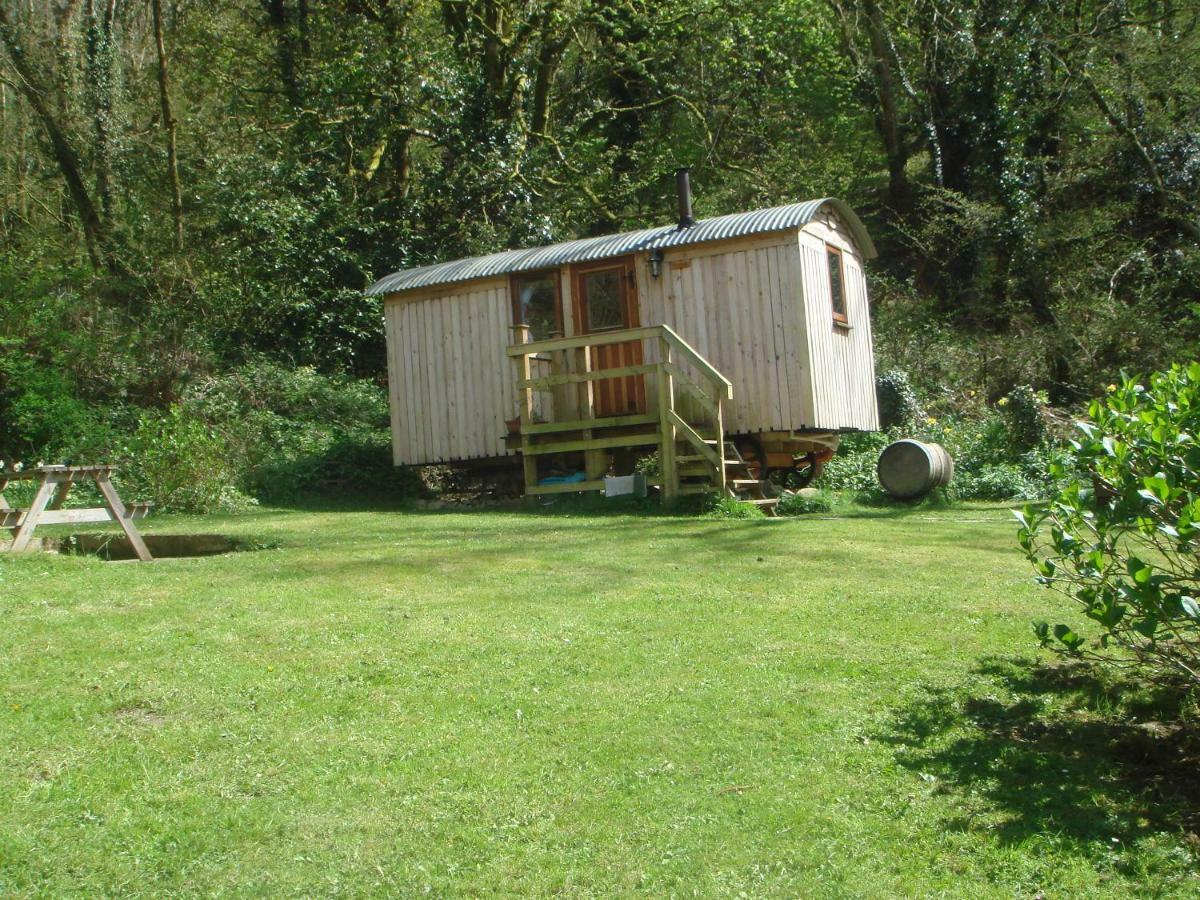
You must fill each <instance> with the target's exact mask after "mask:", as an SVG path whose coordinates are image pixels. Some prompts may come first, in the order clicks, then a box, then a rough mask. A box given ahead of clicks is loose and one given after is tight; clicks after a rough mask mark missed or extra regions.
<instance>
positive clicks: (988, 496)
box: [950, 463, 1043, 500]
mask: <svg viewBox="0 0 1200 900" xmlns="http://www.w3.org/2000/svg"><path fill="white" fill-rule="evenodd" d="M950 486H951V488H952V493H953V495H954V496H955V497H957V498H958V499H960V500H1036V499H1038V498H1039V497H1042V496H1043V493H1042V490H1041V487H1040V485H1038V484H1037V483H1036V482H1035V481H1033V480H1032V479H1030V478H1029V477H1028V476H1027V475H1026V474H1025V471H1024V470H1023V469H1022V468H1021V466H1019V465H1017V464H1015V463H989V464H987V465H984V466H981V467H979V468H978V469H977V470H975V471H970V470H966V471H959V472H957V473H956V474H955V477H954V480H953V481H952V482H951V485H950Z"/></svg>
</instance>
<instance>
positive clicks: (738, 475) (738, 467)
mask: <svg viewBox="0 0 1200 900" xmlns="http://www.w3.org/2000/svg"><path fill="white" fill-rule="evenodd" d="M705 443H708V444H710V445H711V444H713V443H715V441H713V440H708V441H706V442H705ZM723 445H724V451H725V452H724V467H725V487H724V491H723V493H724V494H725V495H726V496H728V497H731V498H733V499H734V500H737V501H738V502H739V503H745V504H747V505H749V506H757V507H758V508H759V509H761V510H762V511H763V512H764V513H766V514H767V515H768V516H774V515H776V512H775V508H776V505H777V504H778V503H779V498H778V497H773V496H770V495H768V494H767V491H768V489H769V487H768V484H767V482H766V481H762V480H760V479H759V478H757V477H756V476H755V472H754V470H753V469H752V467H751V464H750V463H747V462H746V461H745V460H744V459H742V455H741V454H740V453H739V452H738V450H737V447H735V446H734V444H733V442H732V441H724V442H723ZM676 462H677V463H678V464H679V477H680V486H679V492H680V493H681V494H694V493H709V492H712V493H720V492H722V491H721V488H720V487H719V486H718V485H717V484H716V483H715V479H713V477H712V476H713V472H712V468H711V465H710V464H709V463H708V461H707V460H706V459H705V458H704V457H703V456H698V455H686V456H678V457H676Z"/></svg>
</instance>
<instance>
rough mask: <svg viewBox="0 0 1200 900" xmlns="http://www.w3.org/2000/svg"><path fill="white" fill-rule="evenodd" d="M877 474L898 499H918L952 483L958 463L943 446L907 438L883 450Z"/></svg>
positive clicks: (880, 480) (887, 489) (882, 483)
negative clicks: (955, 466) (955, 462)
mask: <svg viewBox="0 0 1200 900" xmlns="http://www.w3.org/2000/svg"><path fill="white" fill-rule="evenodd" d="M876 474H877V475H878V476H879V483H880V484H881V485H883V489H884V490H885V491H887V492H888V493H889V494H891V495H892V496H893V497H895V498H896V499H897V500H917V499H919V498H921V497H924V496H925V495H926V494H928V493H929V492H930V491H932V490H933V489H934V488H935V487H942V486H944V485H947V484H949V483H950V479H951V478H953V477H954V460H953V459H951V458H950V454H949V453H947V452H946V448H945V447H943V446H942V445H941V444H934V443H931V442H928V443H927V442H925V441H916V440H912V439H911V438H906V439H904V440H902V441H896V442H895V443H893V444H888V445H887V446H886V447H884V448H883V452H882V453H880V454H879V463H878V465H877V466H876Z"/></svg>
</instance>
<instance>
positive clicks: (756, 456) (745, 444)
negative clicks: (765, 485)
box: [733, 434, 771, 481]
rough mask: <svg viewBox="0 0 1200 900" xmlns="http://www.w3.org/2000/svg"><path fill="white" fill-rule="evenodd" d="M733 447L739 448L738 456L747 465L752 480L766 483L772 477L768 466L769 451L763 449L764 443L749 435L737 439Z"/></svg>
mask: <svg viewBox="0 0 1200 900" xmlns="http://www.w3.org/2000/svg"><path fill="white" fill-rule="evenodd" d="M733 446H734V447H736V448H737V452H738V455H739V456H741V458H742V461H743V462H744V463H745V464H746V470H747V471H748V472H749V473H750V477H751V478H756V479H758V480H759V481H766V480H767V479H768V478H769V477H770V475H771V470H770V468H769V467H768V466H767V451H766V449H765V448H764V447H763V445H762V441H760V440H759V439H758V438H756V437H754V436H753V435H750V434H747V435H743V436H742V437H740V438H737V439H736V440H735V441H734V442H733Z"/></svg>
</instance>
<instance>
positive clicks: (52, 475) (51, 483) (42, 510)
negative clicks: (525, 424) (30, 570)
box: [0, 465, 153, 562]
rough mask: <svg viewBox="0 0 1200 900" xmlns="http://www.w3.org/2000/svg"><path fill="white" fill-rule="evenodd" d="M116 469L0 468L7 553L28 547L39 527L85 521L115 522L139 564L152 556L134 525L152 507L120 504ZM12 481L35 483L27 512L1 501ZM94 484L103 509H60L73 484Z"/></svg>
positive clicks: (1, 516) (0, 519)
mask: <svg viewBox="0 0 1200 900" xmlns="http://www.w3.org/2000/svg"><path fill="white" fill-rule="evenodd" d="M115 471H116V466H110V465H102V466H36V467H34V468H31V469H22V470H20V471H15V470H13V469H0V528H8V529H10V530H11V531H12V534H13V539H12V543H11V544H10V545H9V547H8V550H9V552H10V553H19V552H21V551H22V550H26V549H28V548H29V542H30V541H31V540H32V539H33V532H34V530H35V529H36V528H37V527H38V526H39V525H76V524H81V523H84V522H116V523H117V524H118V525H120V526H121V530H122V531H124V532H125V537H127V538H129V543H130V544H131V545H132V547H133V552H134V553H136V554H137V557H138V559H140V560H142V562H149V561H150V560H151V559H153V557H152V556H151V555H150V551H149V550H147V549H146V542H145V541H143V540H142V536H141V535H140V534H139V533H138V530H137V528H136V526H134V524H133V522H134V520H135V519H142V518H145V517H146V516H147V515H148V514H149V513H150V509H151V507H152V504H150V503H131V504H129V505H128V506H127V505H126V504H125V503H124V502H122V500H121V497H120V495H119V494H117V489H116V487H115V486H114V485H113V483H112V474H113V472H115ZM14 481H36V482H37V487H36V489H35V490H34V494H33V501H32V502H31V503H30V504H29V508H28V509H14V508H13V507H12V506H10V505H9V504H8V501H7V500H5V499H4V491H5V489H6V488H7V487H8V486H9V484H11V483H12V482H14ZM82 481H91V482H94V483H95V485H96V487H97V488H98V489H99V491H100V496H101V497H103V498H104V506H97V507H91V508H88V509H63V504H64V503H65V502H66V499H67V495H68V494H70V492H71V488H72V486H73V485H75V484H77V483H79V482H82Z"/></svg>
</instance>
